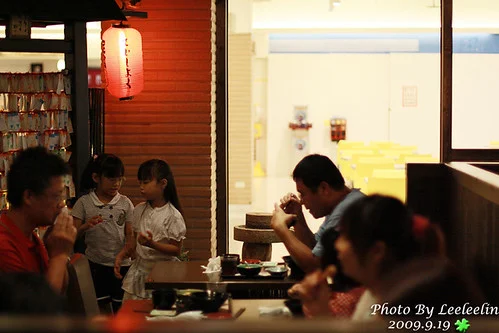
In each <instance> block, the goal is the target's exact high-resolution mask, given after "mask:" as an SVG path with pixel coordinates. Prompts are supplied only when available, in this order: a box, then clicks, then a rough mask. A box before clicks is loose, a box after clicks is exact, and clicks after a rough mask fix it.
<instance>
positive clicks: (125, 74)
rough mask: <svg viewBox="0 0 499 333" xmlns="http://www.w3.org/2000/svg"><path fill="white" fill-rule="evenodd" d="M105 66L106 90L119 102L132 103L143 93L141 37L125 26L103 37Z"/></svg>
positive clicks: (114, 28)
mask: <svg viewBox="0 0 499 333" xmlns="http://www.w3.org/2000/svg"><path fill="white" fill-rule="evenodd" d="M102 63H103V65H104V73H105V76H106V84H107V90H108V91H109V93H110V94H111V95H113V96H115V97H118V98H119V99H120V100H127V99H132V98H133V96H135V95H137V94H138V93H140V92H141V91H142V89H144V69H143V65H142V37H141V36H140V33H139V32H138V31H137V30H135V29H133V28H130V26H128V25H124V24H122V23H120V24H115V25H113V26H112V27H111V28H109V29H107V30H106V31H105V32H104V34H103V35H102Z"/></svg>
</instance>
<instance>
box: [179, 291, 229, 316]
mask: <svg viewBox="0 0 499 333" xmlns="http://www.w3.org/2000/svg"><path fill="white" fill-rule="evenodd" d="M228 297H229V295H228V294H227V293H219V292H212V291H198V292H193V293H192V294H190V295H189V296H187V297H185V298H183V299H181V302H177V313H181V312H185V311H196V310H201V311H203V312H204V313H212V312H217V311H218V310H219V309H220V307H221V306H222V304H224V302H225V301H226V300H227V298H228Z"/></svg>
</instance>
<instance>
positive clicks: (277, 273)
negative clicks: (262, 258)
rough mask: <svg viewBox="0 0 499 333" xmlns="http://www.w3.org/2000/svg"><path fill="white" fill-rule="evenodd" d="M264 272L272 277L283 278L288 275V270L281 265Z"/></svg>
mask: <svg viewBox="0 0 499 333" xmlns="http://www.w3.org/2000/svg"><path fill="white" fill-rule="evenodd" d="M265 271H267V272H268V273H269V274H270V275H271V276H274V277H281V278H284V277H286V276H287V275H288V269H287V268H286V267H285V266H282V265H280V266H274V267H269V268H266V269H265Z"/></svg>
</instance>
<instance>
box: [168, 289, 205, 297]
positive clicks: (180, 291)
mask: <svg viewBox="0 0 499 333" xmlns="http://www.w3.org/2000/svg"><path fill="white" fill-rule="evenodd" d="M202 291H204V290H203V289H175V292H176V294H177V296H190V295H191V294H192V293H197V292H202Z"/></svg>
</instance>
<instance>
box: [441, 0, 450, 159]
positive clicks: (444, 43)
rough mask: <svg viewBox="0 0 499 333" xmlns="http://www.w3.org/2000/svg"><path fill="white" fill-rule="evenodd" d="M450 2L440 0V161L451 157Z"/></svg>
mask: <svg viewBox="0 0 499 333" xmlns="http://www.w3.org/2000/svg"><path fill="white" fill-rule="evenodd" d="M452 2H453V0H440V5H441V9H440V10H441V12H440V13H441V27H440V162H443V163H447V162H450V161H451V159H452V157H451V153H452Z"/></svg>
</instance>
